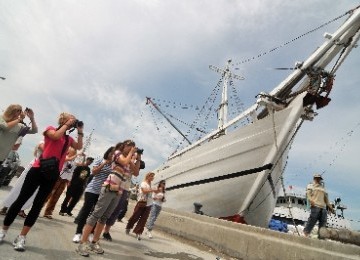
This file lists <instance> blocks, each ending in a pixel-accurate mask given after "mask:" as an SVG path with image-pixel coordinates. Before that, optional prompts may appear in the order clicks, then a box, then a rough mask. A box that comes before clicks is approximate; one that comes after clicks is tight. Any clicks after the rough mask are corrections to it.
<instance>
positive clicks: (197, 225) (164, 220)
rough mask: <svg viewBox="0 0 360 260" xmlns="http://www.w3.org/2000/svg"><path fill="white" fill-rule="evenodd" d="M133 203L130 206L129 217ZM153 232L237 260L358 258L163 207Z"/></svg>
mask: <svg viewBox="0 0 360 260" xmlns="http://www.w3.org/2000/svg"><path fill="white" fill-rule="evenodd" d="M134 205H135V204H134V203H130V204H129V210H128V216H130V215H131V213H132V211H133V207H134ZM155 226H156V229H161V230H162V231H165V232H167V233H170V234H173V235H176V236H179V237H182V238H185V239H188V240H192V241H197V242H199V243H202V244H204V245H207V246H209V247H211V248H213V249H215V250H217V251H219V252H222V253H224V254H226V255H229V256H231V257H235V258H240V259H324V260H325V259H326V260H330V259H334V260H335V259H336V260H338V259H360V247H358V246H355V245H350V244H343V243H340V242H335V241H324V240H317V239H310V238H305V237H298V236H294V235H290V234H285V233H281V232H276V231H272V230H269V229H265V228H259V227H253V226H248V225H242V224H237V223H233V222H229V221H225V220H220V219H216V218H211V217H208V216H203V215H198V214H194V213H187V212H179V211H176V210H173V209H169V208H165V207H164V208H163V210H162V212H161V214H160V216H159V218H158V220H157V221H156V223H155Z"/></svg>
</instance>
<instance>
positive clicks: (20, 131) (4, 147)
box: [0, 104, 38, 168]
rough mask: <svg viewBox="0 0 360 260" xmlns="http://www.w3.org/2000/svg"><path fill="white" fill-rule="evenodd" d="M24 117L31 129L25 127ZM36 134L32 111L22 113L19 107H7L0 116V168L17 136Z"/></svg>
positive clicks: (27, 110)
mask: <svg viewBox="0 0 360 260" xmlns="http://www.w3.org/2000/svg"><path fill="white" fill-rule="evenodd" d="M26 116H27V117H28V118H29V119H30V122H31V128H29V127H28V126H26V124H25V123H24V121H23V120H24V118H25V117H26ZM37 132H38V128H37V126H36V122H35V119H34V112H33V111H32V109H30V108H26V109H25V111H22V107H21V106H20V105H17V104H13V105H10V106H8V107H7V108H6V109H5V112H4V114H3V115H1V116H0V168H1V165H2V163H3V161H4V160H5V159H6V157H7V156H8V154H9V152H10V151H11V148H12V147H13V145H14V144H15V142H16V140H17V139H18V137H19V136H24V135H25V134H36V133H37Z"/></svg>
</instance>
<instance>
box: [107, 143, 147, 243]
mask: <svg viewBox="0 0 360 260" xmlns="http://www.w3.org/2000/svg"><path fill="white" fill-rule="evenodd" d="M124 143H125V144H127V145H130V146H131V145H134V149H135V153H134V156H133V158H132V161H131V162H132V165H133V167H132V168H133V169H131V171H130V173H129V175H128V176H126V179H125V182H124V187H123V191H122V194H121V198H120V200H119V203H118V205H117V206H116V208H115V209H114V211H113V213H112V214H111V216H110V217H109V219H108V220H107V221H106V225H105V228H104V233H103V237H104V238H105V239H106V240H108V241H112V237H111V235H110V229H111V227H112V226H113V225H114V224H115V222H116V220H117V218H118V217H119V215H120V214H121V213H123V214H124V215H125V212H126V211H127V206H128V201H129V195H130V186H131V178H132V176H135V177H136V176H138V175H139V171H140V169H143V168H145V167H144V162H143V161H141V155H142V153H143V151H144V150H143V149H139V148H135V143H134V142H133V141H131V140H127V141H125V142H124Z"/></svg>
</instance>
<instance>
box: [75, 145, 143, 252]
mask: <svg viewBox="0 0 360 260" xmlns="http://www.w3.org/2000/svg"><path fill="white" fill-rule="evenodd" d="M135 156H136V147H135V143H134V142H133V141H131V140H126V141H125V142H122V143H118V144H117V145H116V146H115V151H114V153H113V157H112V163H111V173H110V174H109V175H108V177H107V179H106V180H105V182H104V183H103V185H102V187H101V191H100V196H99V199H98V201H97V203H96V205H95V208H94V211H93V212H92V213H91V215H90V216H89V217H88V218H87V220H86V225H85V226H84V228H83V231H82V237H81V241H80V244H79V246H78V248H77V249H76V252H77V253H78V254H80V255H82V256H89V251H88V249H90V250H91V251H93V252H95V253H97V254H103V253H104V250H103V249H102V248H101V246H100V244H99V239H100V235H101V232H102V230H103V228H104V226H105V223H106V221H107V219H108V218H109V217H110V215H111V213H112V212H113V211H114V209H115V207H116V206H117V205H118V202H119V200H120V196H121V194H122V193H123V189H124V188H125V186H126V185H127V179H129V178H131V173H135V174H136V175H137V174H139V168H140V163H136V164H135V163H134V162H133V161H134V157H135ZM95 225H96V227H95V230H94V236H93V239H92V242H90V245H89V246H88V244H87V243H88V239H89V235H90V233H91V232H92V230H93V229H94V226H95Z"/></svg>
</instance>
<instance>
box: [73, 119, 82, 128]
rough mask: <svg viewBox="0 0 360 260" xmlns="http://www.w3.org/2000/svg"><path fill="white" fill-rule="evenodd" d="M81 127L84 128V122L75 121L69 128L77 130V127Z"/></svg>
mask: <svg viewBox="0 0 360 260" xmlns="http://www.w3.org/2000/svg"><path fill="white" fill-rule="evenodd" d="M83 126H84V122H83V121H80V120H78V119H76V120H75V122H74V124H73V125H72V126H71V127H75V128H77V127H83Z"/></svg>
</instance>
